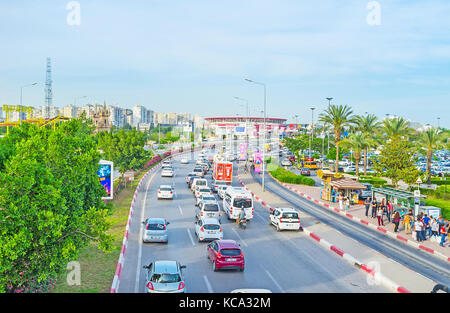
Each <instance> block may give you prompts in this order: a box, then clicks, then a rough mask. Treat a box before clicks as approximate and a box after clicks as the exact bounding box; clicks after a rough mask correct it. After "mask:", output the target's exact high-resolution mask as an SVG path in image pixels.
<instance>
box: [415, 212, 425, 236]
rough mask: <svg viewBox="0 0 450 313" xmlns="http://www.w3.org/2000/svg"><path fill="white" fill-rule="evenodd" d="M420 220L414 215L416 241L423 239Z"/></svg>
mask: <svg viewBox="0 0 450 313" xmlns="http://www.w3.org/2000/svg"><path fill="white" fill-rule="evenodd" d="M422 225H423V223H422V221H421V220H420V218H419V217H416V222H415V223H414V230H415V231H416V240H417V241H423V237H422Z"/></svg>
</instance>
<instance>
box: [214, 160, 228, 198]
mask: <svg viewBox="0 0 450 313" xmlns="http://www.w3.org/2000/svg"><path fill="white" fill-rule="evenodd" d="M232 177H233V163H231V162H228V161H225V160H224V158H223V156H221V155H216V156H215V157H214V161H213V169H212V178H213V184H212V188H213V190H214V191H216V189H217V187H218V186H219V185H223V184H226V185H231V181H232Z"/></svg>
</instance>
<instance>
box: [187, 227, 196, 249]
mask: <svg viewBox="0 0 450 313" xmlns="http://www.w3.org/2000/svg"><path fill="white" fill-rule="evenodd" d="M186 231H187V233H188V235H189V239H191V243H192V245H193V246H195V242H194V239H193V238H192V235H191V232H190V231H189V228H186Z"/></svg>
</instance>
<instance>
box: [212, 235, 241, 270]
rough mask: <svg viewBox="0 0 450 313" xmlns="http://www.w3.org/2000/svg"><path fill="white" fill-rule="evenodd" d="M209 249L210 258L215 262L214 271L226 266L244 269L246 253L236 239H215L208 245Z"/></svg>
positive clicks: (227, 267)
mask: <svg viewBox="0 0 450 313" xmlns="http://www.w3.org/2000/svg"><path fill="white" fill-rule="evenodd" d="M207 250H208V258H209V259H210V260H211V261H212V263H213V270H214V272H216V271H218V270H220V269H224V268H226V269H239V270H240V271H241V272H242V271H244V268H245V260H244V253H242V250H241V247H240V246H239V244H238V243H237V242H236V241H234V240H214V241H213V242H211V243H210V244H209V245H208V248H207Z"/></svg>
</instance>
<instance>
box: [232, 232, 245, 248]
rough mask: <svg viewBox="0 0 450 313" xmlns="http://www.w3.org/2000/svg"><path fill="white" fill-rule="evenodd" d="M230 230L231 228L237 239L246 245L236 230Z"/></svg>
mask: <svg viewBox="0 0 450 313" xmlns="http://www.w3.org/2000/svg"><path fill="white" fill-rule="evenodd" d="M231 230H232V231H233V232H234V233H235V234H236V236H237V237H238V238H239V241H240V242H242V243H243V244H244V246H246V247H248V245H247V243H246V242H245V241H244V240H243V239H242V238H241V236H239V234H238V232H237V231H236V229H234V228H232V229H231Z"/></svg>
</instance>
